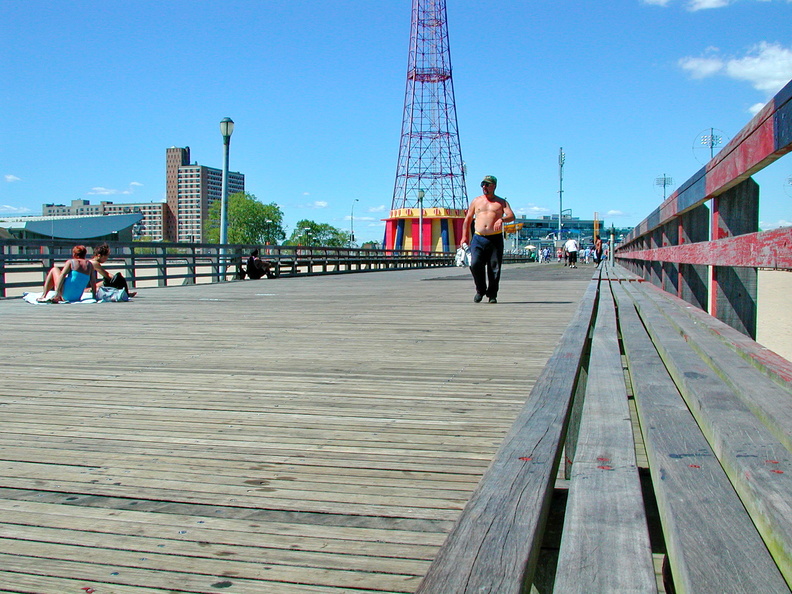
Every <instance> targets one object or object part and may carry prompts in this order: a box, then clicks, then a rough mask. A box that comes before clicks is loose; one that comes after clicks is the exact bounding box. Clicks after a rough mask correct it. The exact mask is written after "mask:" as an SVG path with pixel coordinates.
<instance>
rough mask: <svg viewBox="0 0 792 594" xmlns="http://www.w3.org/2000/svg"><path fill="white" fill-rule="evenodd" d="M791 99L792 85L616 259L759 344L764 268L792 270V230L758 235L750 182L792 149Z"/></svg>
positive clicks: (655, 215)
mask: <svg viewBox="0 0 792 594" xmlns="http://www.w3.org/2000/svg"><path fill="white" fill-rule="evenodd" d="M791 98H792V81H790V82H789V83H788V84H787V85H786V86H785V87H784V88H783V89H782V90H781V91H780V92H779V93H778V94H777V95H776V96H775V97H774V98H773V100H772V101H770V102H769V103H768V104H767V105H766V106H765V107H764V109H762V111H760V112H759V113H758V114H757V115H756V116H755V117H754V118H753V119H752V120H751V121H750V122H749V123H748V125H747V126H745V128H743V129H742V130H741V131H740V133H739V134H737V136H735V137H734V138H733V139H732V140H731V142H729V143H728V144H727V145H726V146H725V147H724V148H723V149H722V150H721V151H720V152H719V153H718V154H717V155H716V156H715V157H714V158H713V159H712V160H711V161H710V162H709V163H708V164H707V165H706V166H704V167H703V168H702V169H701V170H700V171H698V172H697V173H696V174H695V175H694V176H693V177H691V178H690V179H689V180H688V181H687V182H685V183H684V184H682V186H680V187H679V189H677V190H676V191H675V192H674V193H673V194H671V196H670V197H669V198H668V199H667V200H665V201H664V202H663V203H662V204H661V205H660V207H658V208H657V209H656V210H655V211H654V212H653V213H652V214H650V215H649V216H648V217H647V218H646V219H645V220H644V221H642V222H641V223H640V224H639V225H638V226H637V227H636V228H635V229H634V230H633V231H632V232H631V233H630V234H629V235H628V236H627V237H626V238H625V240H624V242H623V243H622V244H621V245H619V246H618V247H617V248H616V250H615V253H614V256H615V258H616V260H617V261H618V262H619V263H620V264H622V265H623V266H624V267H626V268H628V269H629V270H631V271H632V272H634V273H635V274H637V275H639V276H642V277H643V278H644V279H646V280H647V281H649V282H652V283H653V284H654V285H657V286H659V287H661V288H662V289H663V290H665V291H667V292H670V293H673V294H675V295H677V296H678V297H680V298H682V299H684V300H685V301H687V302H688V303H691V304H693V305H695V306H696V307H699V308H701V309H703V310H705V311H708V312H709V313H710V314H711V315H713V316H714V317H716V318H718V319H720V320H721V321H723V322H725V323H727V324H729V325H730V326H732V327H733V328H736V329H737V330H740V331H741V332H742V333H743V334H746V335H748V336H750V337H751V338H754V339H755V338H756V311H757V304H756V299H757V269H758V268H772V269H783V270H792V227H790V228H783V229H775V230H773V231H765V232H760V231H759V186H758V185H757V184H756V182H754V180H753V179H751V177H750V176H751V175H753V174H754V173H756V172H758V171H760V170H762V169H764V168H765V167H767V166H768V165H769V164H770V163H772V162H773V161H775V160H777V159H779V158H780V157H781V156H783V155H785V154H786V153H788V152H790V150H792V101H790V99H791ZM708 201H709V202H710V206H708V205H707V204H706V203H707V202H708Z"/></svg>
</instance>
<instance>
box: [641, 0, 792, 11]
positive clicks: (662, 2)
mask: <svg viewBox="0 0 792 594" xmlns="http://www.w3.org/2000/svg"><path fill="white" fill-rule="evenodd" d="M758 1H759V2H771V1H772V0H758ZM786 2H787V3H790V2H792V0H786ZM643 3H644V4H650V5H654V6H668V5H669V4H671V0H643ZM735 3H736V0H688V2H687V6H686V8H687V9H688V10H689V11H690V12H696V11H698V10H707V9H709V8H723V7H724V6H730V5H732V4H735Z"/></svg>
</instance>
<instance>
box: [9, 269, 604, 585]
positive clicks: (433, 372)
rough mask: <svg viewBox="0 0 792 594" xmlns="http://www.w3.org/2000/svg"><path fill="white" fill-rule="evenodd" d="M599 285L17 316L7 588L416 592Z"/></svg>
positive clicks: (21, 310) (173, 297) (551, 280)
mask: <svg viewBox="0 0 792 594" xmlns="http://www.w3.org/2000/svg"><path fill="white" fill-rule="evenodd" d="M591 273H592V269H591V267H584V266H581V267H580V268H578V269H577V270H571V269H566V268H564V267H563V266H561V265H558V264H546V265H537V264H531V265H521V266H511V267H507V268H506V270H505V271H504V274H503V284H502V291H501V296H500V303H498V304H497V305H490V304H487V303H481V304H474V303H472V296H473V284H472V280H471V279H470V276H469V273H468V272H467V270H463V269H456V268H454V269H428V270H414V271H394V272H372V273H365V274H363V273H361V274H349V275H339V276H317V277H306V278H291V279H288V278H281V279H278V280H275V281H268V280H262V281H245V282H234V283H227V284H224V285H197V286H185V287H169V288H161V289H143V290H142V291H141V293H140V296H139V297H138V298H137V299H135V300H134V301H133V302H130V303H119V304H115V303H113V304H100V305H48V306H32V305H28V304H25V303H23V302H21V301H20V300H6V301H0V330H2V336H3V340H2V346H1V347H0V354H1V355H2V357H0V369H1V370H2V378H3V379H2V381H1V382H0V385H2V388H1V389H0V591H3V592H36V593H52V594H66V593H72V592H73V593H74V594H82V593H83V592H88V593H89V594H92V593H95V594H106V593H110V592H114V593H119V594H132V593H135V594H138V593H141V592H230V593H251V594H253V593H255V594H261V593H270V592H273V593H280V592H316V593H337V592H348V591H354V592H414V591H415V590H416V589H417V588H418V585H419V583H420V581H421V579H422V578H423V576H424V574H425V572H426V571H427V569H428V567H429V564H430V562H431V560H432V559H433V558H434V556H435V554H436V552H437V550H438V548H439V547H440V545H441V544H442V543H443V541H444V539H445V537H446V535H447V533H448V532H449V531H450V529H451V528H452V526H453V524H454V521H455V519H456V518H457V517H458V516H459V513H460V512H461V510H462V508H463V507H464V505H465V503H466V501H467V500H468V498H469V497H470V495H471V493H472V491H473V490H474V488H475V486H476V484H477V482H478V480H479V478H480V477H481V475H482V474H483V473H484V471H485V470H486V468H487V466H488V464H489V461H490V460H491V458H492V456H493V455H494V453H495V451H496V450H497V448H498V446H499V445H500V443H501V441H502V439H503V437H504V435H505V434H506V432H507V430H508V429H509V427H510V425H511V423H512V421H513V420H514V418H515V416H516V415H517V413H518V412H519V410H520V408H521V406H522V403H523V402H524V401H525V399H526V397H527V395H528V394H529V392H530V390H531V387H532V385H533V383H534V381H535V379H536V377H537V376H538V374H539V372H540V371H541V369H542V367H543V366H544V364H545V362H546V361H547V359H548V357H549V356H550V354H551V353H552V351H553V349H554V347H555V346H556V344H557V342H558V339H559V337H560V335H561V333H562V332H563V330H564V329H565V327H566V325H567V323H568V322H569V320H570V318H571V316H572V314H573V312H574V310H575V308H576V306H577V303H578V301H579V299H580V298H581V296H582V295H583V292H584V290H585V288H586V286H587V285H588V282H589V280H590V278H591ZM485 316H486V317H485Z"/></svg>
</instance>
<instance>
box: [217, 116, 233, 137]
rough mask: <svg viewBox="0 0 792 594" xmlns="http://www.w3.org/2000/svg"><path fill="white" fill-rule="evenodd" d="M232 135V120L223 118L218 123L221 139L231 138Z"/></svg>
mask: <svg viewBox="0 0 792 594" xmlns="http://www.w3.org/2000/svg"><path fill="white" fill-rule="evenodd" d="M233 133H234V120H232V119H231V118H223V119H222V120H221V121H220V134H222V135H223V138H231V135H232V134H233Z"/></svg>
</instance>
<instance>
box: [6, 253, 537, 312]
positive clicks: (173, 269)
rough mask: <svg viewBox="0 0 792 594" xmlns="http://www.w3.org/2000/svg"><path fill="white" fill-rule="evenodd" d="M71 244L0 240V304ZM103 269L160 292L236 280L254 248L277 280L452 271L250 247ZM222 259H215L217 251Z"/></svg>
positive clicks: (398, 259) (432, 256)
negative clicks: (179, 287) (358, 274)
mask: <svg viewBox="0 0 792 594" xmlns="http://www.w3.org/2000/svg"><path fill="white" fill-rule="evenodd" d="M76 243H86V244H87V245H89V257H90V245H91V244H90V242H86V241H76V240H75V241H70V242H65V241H62V240H50V239H47V240H14V239H2V240H0V250H1V252H0V298H3V297H18V296H21V295H22V293H23V292H24V291H36V290H41V288H42V286H43V283H44V279H45V278H46V275H47V271H49V269H50V268H52V267H53V266H56V265H57V266H61V265H63V263H64V262H65V261H66V260H67V259H69V258H70V257H71V249H72V247H73V246H74V245H75V244H76ZM107 243H108V245H109V246H110V250H111V256H110V259H109V260H108V261H107V264H106V265H105V266H106V268H107V269H108V270H109V271H112V272H121V273H122V274H123V275H124V276H125V277H126V279H127V281H128V282H129V284H130V286H132V287H166V286H173V285H190V284H202V283H214V282H219V281H221V280H233V279H235V278H237V277H238V272H239V267H240V266H241V265H243V264H244V263H245V261H246V260H247V256H248V254H250V251H251V250H253V249H255V248H258V249H259V251H260V255H261V258H262V259H264V260H269V261H270V262H271V264H272V266H273V270H274V272H275V274H276V275H278V276H306V275H317V274H343V273H351V272H370V271H378V270H403V269H408V268H432V267H443V266H453V265H454V254H450V253H444V252H413V251H395V250H371V249H358V248H331V247H316V246H263V247H262V246H253V245H227V246H220V245H218V244H216V243H215V244H211V243H190V244H185V243H160V242H137V241H136V242H132V243H126V242H107ZM223 249H224V250H225V252H224V253H221V252H222V250H223ZM504 261H505V262H527V261H529V258H528V256H518V255H510V254H506V255H504Z"/></svg>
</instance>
